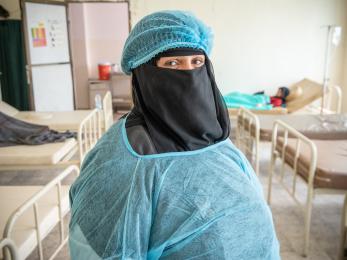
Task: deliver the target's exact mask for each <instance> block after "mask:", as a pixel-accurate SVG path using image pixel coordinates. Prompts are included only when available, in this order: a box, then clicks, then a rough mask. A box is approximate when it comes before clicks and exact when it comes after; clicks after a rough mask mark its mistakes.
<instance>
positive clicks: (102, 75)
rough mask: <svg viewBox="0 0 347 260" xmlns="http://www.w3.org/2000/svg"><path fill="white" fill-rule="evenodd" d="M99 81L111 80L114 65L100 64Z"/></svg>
mask: <svg viewBox="0 0 347 260" xmlns="http://www.w3.org/2000/svg"><path fill="white" fill-rule="evenodd" d="M98 69H99V80H109V79H110V76H111V70H112V64H111V63H110V62H103V63H99V64H98Z"/></svg>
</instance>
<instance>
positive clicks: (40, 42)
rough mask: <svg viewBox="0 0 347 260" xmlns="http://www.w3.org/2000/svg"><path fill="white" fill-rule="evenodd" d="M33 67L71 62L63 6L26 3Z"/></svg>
mask: <svg viewBox="0 0 347 260" xmlns="http://www.w3.org/2000/svg"><path fill="white" fill-rule="evenodd" d="M25 8H26V16H27V31H28V37H29V48H30V60H31V65H39V64H47V63H48V64H49V63H64V62H70V55H69V42H68V33H67V23H66V9H65V6H63V5H52V4H39V3H31V2H26V3H25Z"/></svg>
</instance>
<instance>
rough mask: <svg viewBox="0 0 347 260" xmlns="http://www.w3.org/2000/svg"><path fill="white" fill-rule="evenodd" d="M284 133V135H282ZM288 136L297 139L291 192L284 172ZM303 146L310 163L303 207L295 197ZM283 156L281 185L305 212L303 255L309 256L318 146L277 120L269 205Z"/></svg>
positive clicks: (273, 145)
mask: <svg viewBox="0 0 347 260" xmlns="http://www.w3.org/2000/svg"><path fill="white" fill-rule="evenodd" d="M279 128H281V129H282V131H281V136H279V134H278V133H279V131H278V129H279ZM282 133H283V135H282ZM288 136H290V138H293V139H295V153H294V161H293V166H290V165H289V166H290V167H291V168H292V169H293V174H294V175H293V182H292V187H291V190H290V189H289V188H288V187H287V186H286V185H285V183H284V182H283V176H284V170H285V165H286V164H287V163H286V158H285V156H286V148H287V144H288ZM279 137H280V138H282V147H278V140H279V139H278V138H279ZM302 144H305V145H307V146H308V148H309V149H308V153H309V154H307V152H306V154H305V155H306V156H309V158H310V162H309V167H308V179H307V180H304V181H305V182H307V185H308V191H307V198H306V205H305V206H303V205H302V204H301V203H300V202H299V200H298V199H297V198H296V197H295V191H296V182H297V175H298V161H299V158H300V155H301V154H300V153H301V152H302V150H301V147H302ZM279 156H281V161H282V165H281V171H280V180H279V182H280V184H281V185H282V187H283V188H284V189H285V190H286V191H287V192H288V193H289V194H290V195H291V196H292V198H293V199H294V201H295V202H296V203H297V204H298V205H299V206H300V208H301V209H303V210H304V217H305V229H304V233H305V234H304V252H303V255H304V256H307V254H308V247H309V240H310V224H311V215H312V200H313V196H314V186H313V181H314V177H315V173H316V167H317V147H316V145H315V144H314V143H313V142H312V141H311V140H310V139H308V138H307V137H306V136H304V135H303V134H301V133H300V132H298V131H297V130H296V129H294V128H293V127H291V126H289V125H287V124H286V123H284V122H283V121H281V120H276V121H275V123H274V126H273V131H272V144H271V162H270V173H269V186H268V198H267V199H268V203H269V204H270V203H271V188H272V175H273V171H274V166H275V161H276V158H278V157H279Z"/></svg>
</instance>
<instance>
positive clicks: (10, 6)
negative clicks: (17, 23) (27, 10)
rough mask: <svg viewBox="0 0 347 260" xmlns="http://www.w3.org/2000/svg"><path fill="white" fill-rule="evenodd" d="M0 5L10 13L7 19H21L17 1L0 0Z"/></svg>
mask: <svg viewBox="0 0 347 260" xmlns="http://www.w3.org/2000/svg"><path fill="white" fill-rule="evenodd" d="M0 5H2V6H3V7H4V8H5V9H6V10H7V11H8V12H9V13H10V17H9V19H16V20H20V19H21V11H20V5H19V0H0Z"/></svg>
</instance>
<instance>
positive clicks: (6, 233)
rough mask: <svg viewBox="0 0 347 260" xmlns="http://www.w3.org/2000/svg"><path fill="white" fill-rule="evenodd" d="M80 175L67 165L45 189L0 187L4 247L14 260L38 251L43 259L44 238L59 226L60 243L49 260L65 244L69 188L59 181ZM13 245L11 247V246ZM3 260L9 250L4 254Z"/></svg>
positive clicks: (1, 226)
mask: <svg viewBox="0 0 347 260" xmlns="http://www.w3.org/2000/svg"><path fill="white" fill-rule="evenodd" d="M78 174H79V169H78V167H76V166H69V167H68V168H67V169H65V170H64V171H63V172H62V173H60V174H59V175H58V176H57V177H55V178H54V179H53V180H52V181H51V182H49V183H48V184H47V185H45V186H0V197H1V198H2V199H1V200H0V208H1V214H0V228H1V231H2V232H3V238H4V239H11V241H13V243H11V242H9V240H5V242H4V243H5V244H7V245H9V247H10V248H11V251H13V252H14V255H17V256H18V257H17V259H25V258H26V257H27V256H29V254H30V253H31V252H32V251H33V250H34V249H35V248H37V249H38V255H39V259H40V260H41V259H43V247H42V241H43V239H44V238H45V237H46V236H47V235H48V234H49V233H50V232H51V231H52V230H53V228H54V227H55V226H56V225H58V224H59V226H58V227H59V233H60V240H59V245H58V247H57V249H56V250H55V251H54V253H53V254H52V256H51V257H50V258H49V259H53V258H54V257H55V256H56V255H57V254H58V252H59V251H60V250H61V249H62V248H63V246H64V245H65V244H66V242H67V240H68V238H67V234H65V231H64V217H65V216H66V214H67V213H68V212H69V211H70V207H69V186H66V185H63V184H62V181H63V180H64V179H65V178H67V177H68V176H71V175H75V176H77V175H78ZM13 244H14V245H15V246H14V245H13ZM3 253H4V254H5V259H13V258H9V257H10V256H9V251H8V250H7V249H6V248H5V250H4V251H3Z"/></svg>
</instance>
